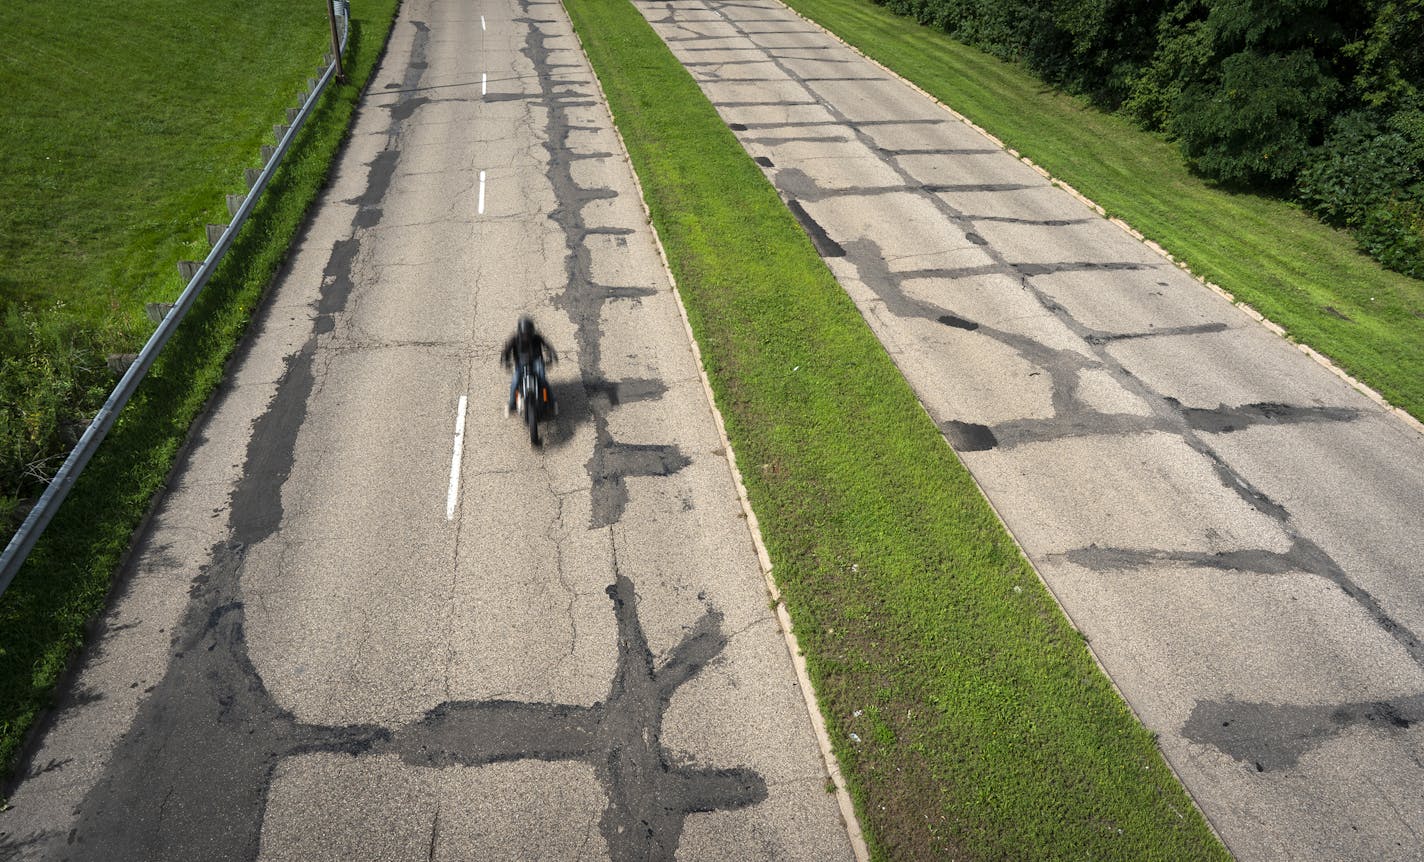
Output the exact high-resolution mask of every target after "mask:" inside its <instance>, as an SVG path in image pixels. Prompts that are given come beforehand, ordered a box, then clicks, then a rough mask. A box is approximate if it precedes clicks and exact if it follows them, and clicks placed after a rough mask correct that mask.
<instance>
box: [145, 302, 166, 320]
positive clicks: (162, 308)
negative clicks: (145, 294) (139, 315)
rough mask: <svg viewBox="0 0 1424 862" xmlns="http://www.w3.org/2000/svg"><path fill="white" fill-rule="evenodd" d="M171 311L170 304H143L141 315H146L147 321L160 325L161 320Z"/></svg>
mask: <svg viewBox="0 0 1424 862" xmlns="http://www.w3.org/2000/svg"><path fill="white" fill-rule="evenodd" d="M172 310H173V303H171V302H145V303H144V304H143V313H144V314H146V315H148V319H149V320H150V321H152V322H153V323H162V322H163V318H165V317H167V316H168V312H170V311H172Z"/></svg>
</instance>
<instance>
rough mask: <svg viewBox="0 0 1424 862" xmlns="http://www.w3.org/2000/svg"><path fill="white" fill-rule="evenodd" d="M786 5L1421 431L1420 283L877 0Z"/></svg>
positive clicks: (1423, 323) (1282, 204)
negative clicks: (1249, 309)
mask: <svg viewBox="0 0 1424 862" xmlns="http://www.w3.org/2000/svg"><path fill="white" fill-rule="evenodd" d="M785 2H786V3H787V5H788V6H790V7H791V8H793V9H795V10H796V11H798V12H800V13H801V14H803V15H805V16H806V17H808V18H811V19H812V20H814V21H817V22H819V23H820V24H821V25H823V26H824V27H826V29H828V30H830V31H831V32H833V33H835V34H836V35H837V36H840V37H841V38H842V39H844V40H845V41H847V42H849V43H850V44H852V45H854V46H856V47H857V48H859V49H860V50H861V51H862V52H864V53H865V54H866V55H868V56H870V57H872V58H873V59H875V60H877V61H878V62H880V63H882V64H884V65H885V66H887V67H889V68H890V69H893V70H894V71H895V72H897V73H898V74H900V75H901V76H902V77H904V78H906V79H908V80H910V81H913V82H914V83H915V84H917V85H919V86H920V87H921V88H923V89H924V90H925V91H927V92H929V93H930V94H931V95H933V96H934V97H935V98H937V99H939V100H940V101H941V102H944V103H945V104H947V105H949V106H950V107H952V108H954V109H955V110H956V111H958V112H959V113H961V114H963V115H964V116H966V117H968V118H969V119H970V120H973V121H974V122H975V123H976V124H978V125H979V126H981V127H982V128H984V129H986V130H988V131H989V132H990V133H991V134H993V135H995V136H996V137H998V138H1000V139H1001V140H1003V141H1004V142H1005V143H1006V144H1007V145H1008V146H1010V147H1012V148H1013V149H1015V150H1018V151H1019V152H1020V153H1022V154H1023V155H1025V156H1027V157H1028V158H1030V159H1032V160H1033V161H1034V162H1036V163H1037V164H1039V165H1042V166H1043V167H1044V168H1045V169H1047V170H1048V171H1049V172H1050V173H1052V174H1053V175H1054V176H1056V177H1058V178H1059V179H1061V180H1063V181H1064V182H1067V183H1069V184H1070V185H1072V186H1073V187H1075V188H1077V189H1078V190H1079V191H1080V192H1082V193H1083V194H1084V195H1087V196H1088V197H1089V198H1091V199H1092V200H1094V201H1096V202H1097V203H1098V205H1100V206H1102V207H1103V208H1104V209H1106V210H1107V211H1108V213H1109V214H1111V215H1115V216H1118V217H1120V218H1122V219H1123V220H1124V221H1126V222H1128V223H1129V224H1131V225H1132V226H1133V227H1135V228H1137V229H1138V230H1139V231H1141V232H1142V233H1143V234H1145V235H1146V236H1147V237H1148V238H1150V239H1152V240H1154V241H1156V242H1157V243H1158V244H1159V245H1161V246H1163V247H1164V248H1166V249H1167V250H1168V251H1170V252H1171V253H1172V254H1173V255H1174V256H1175V257H1177V258H1178V259H1179V260H1182V261H1184V262H1185V263H1186V264H1187V265H1188V266H1190V267H1191V269H1192V271H1193V272H1194V273H1196V274H1197V275H1200V276H1202V277H1203V278H1206V279H1207V280H1209V281H1212V282H1214V283H1216V284H1218V285H1220V286H1221V287H1223V288H1225V289H1226V290H1228V291H1230V292H1231V293H1232V294H1233V295H1235V296H1236V298H1237V299H1239V300H1242V301H1244V302H1247V303H1249V304H1250V305H1251V306H1253V307H1254V308H1256V310H1258V311H1260V312H1261V313H1262V314H1264V315H1266V316H1267V317H1269V318H1270V319H1272V320H1274V321H1275V322H1276V323H1278V324H1280V325H1281V326H1283V327H1284V328H1285V329H1286V331H1287V332H1288V333H1289V335H1290V337H1291V338H1293V339H1295V340H1296V341H1299V342H1302V343H1305V344H1308V345H1310V346H1311V347H1313V348H1315V349H1316V350H1318V351H1320V352H1321V353H1323V354H1325V355H1327V356H1329V357H1330V358H1331V359H1332V360H1334V361H1335V363H1336V364H1337V365H1339V366H1341V367H1342V368H1344V369H1345V370H1346V371H1348V372H1349V373H1350V374H1352V375H1354V376H1355V377H1356V378H1358V379H1360V380H1361V381H1363V382H1364V383H1366V384H1367V385H1369V386H1371V387H1373V388H1374V389H1376V390H1377V391H1379V392H1380V393H1381V394H1383V395H1384V397H1385V398H1387V399H1388V400H1389V401H1390V403H1392V404H1395V405H1397V406H1399V407H1401V408H1403V409H1404V410H1406V411H1408V412H1409V413H1411V414H1412V415H1413V416H1415V417H1416V418H1419V419H1424V281H1420V280H1418V279H1412V278H1409V277H1407V276H1403V275H1400V274H1398V273H1394V272H1390V271H1388V270H1386V269H1384V268H1383V267H1381V266H1380V265H1379V264H1378V263H1376V262H1375V261H1374V260H1372V259H1370V258H1369V257H1367V256H1365V255H1364V254H1361V253H1360V252H1359V251H1358V250H1357V249H1356V247H1355V242H1354V240H1353V239H1352V238H1351V237H1350V235H1349V234H1347V233H1345V232H1343V231H1338V230H1334V229H1332V228H1330V227H1328V226H1326V225H1323V224H1321V223H1320V222H1319V221H1317V220H1316V219H1315V218H1314V217H1313V216H1311V215H1310V214H1309V213H1307V212H1305V211H1304V210H1302V209H1301V208H1300V207H1298V206H1296V205H1294V204H1291V203H1288V202H1286V201H1281V200H1278V199H1273V198H1268V197H1262V196H1259V195H1253V194H1236V193H1232V192H1230V191H1227V190H1225V189H1222V188H1219V187H1216V186H1213V185H1210V184H1208V183H1207V182H1206V181H1205V180H1202V179H1200V178H1198V177H1196V176H1194V175H1192V173H1191V172H1190V171H1188V170H1187V168H1186V167H1185V165H1184V164H1183V161H1182V156H1181V153H1180V152H1179V151H1178V149H1177V147H1176V145H1175V144H1173V143H1171V142H1170V141H1167V140H1166V139H1164V138H1163V137H1162V136H1160V135H1156V134H1152V133H1149V132H1145V131H1143V130H1141V129H1140V128H1138V127H1136V126H1134V125H1132V124H1131V123H1130V122H1128V121H1127V120H1125V119H1123V118H1121V117H1116V116H1112V115H1110V114H1106V113H1103V112H1102V111H1099V110H1097V109H1094V108H1093V107H1091V106H1090V105H1088V103H1087V102H1086V101H1085V100H1083V99H1080V98H1077V97H1074V96H1069V95H1067V94H1064V93H1062V92H1059V91H1056V90H1054V89H1053V88H1051V87H1049V86H1048V85H1047V84H1045V83H1043V82H1042V81H1040V80H1038V79H1036V78H1034V77H1033V76H1032V75H1031V74H1030V73H1029V72H1028V71H1027V70H1026V69H1024V68H1023V67H1021V66H1018V65H1015V64H1013V63H1007V62H1004V61H1002V60H999V59H997V58H995V57H992V56H990V55H988V54H985V53H984V52H982V51H979V50H976V49H974V48H970V47H967V46H965V45H963V44H961V43H958V42H955V41H954V40H953V39H951V38H950V37H949V36H947V35H945V34H944V33H942V32H940V31H938V30H935V29H932V28H929V27H924V26H921V25H919V24H917V23H915V22H914V21H913V20H911V19H909V18H905V17H901V16H897V15H895V14H894V13H892V12H889V11H888V10H886V9H884V8H883V7H880V6H876V5H874V4H873V3H871V2H870V0H785Z"/></svg>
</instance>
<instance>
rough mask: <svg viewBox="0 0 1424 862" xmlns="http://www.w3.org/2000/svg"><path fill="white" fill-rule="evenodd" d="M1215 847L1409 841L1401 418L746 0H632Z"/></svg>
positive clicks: (1421, 472) (1091, 215) (1422, 496)
mask: <svg viewBox="0 0 1424 862" xmlns="http://www.w3.org/2000/svg"><path fill="white" fill-rule="evenodd" d="M635 5H636V6H637V7H638V8H639V9H640V10H641V11H642V13H643V14H644V17H646V18H647V19H648V21H649V22H650V23H651V24H652V25H653V27H654V29H655V30H656V31H657V32H658V33H659V35H661V36H662V37H663V39H664V40H665V41H666V43H667V44H668V46H669V47H670V48H671V49H672V51H673V53H674V54H675V55H676V56H677V57H678V58H679V59H680V60H681V61H682V62H683V63H684V65H685V66H686V67H687V69H688V71H689V73H690V74H691V75H692V76H693V78H694V79H695V80H697V81H698V83H699V85H700V86H701V88H702V90H703V92H704V93H705V94H706V95H707V97H708V98H709V99H710V100H711V102H712V103H713V105H715V106H716V107H717V109H718V111H719V112H720V114H721V116H722V118H723V119H724V120H725V121H726V122H727V124H728V126H729V127H730V128H731V130H732V131H733V133H734V134H736V135H737V137H738V139H739V140H740V141H741V143H742V144H743V146H744V147H745V148H746V150H747V152H748V154H749V155H750V156H752V157H753V158H754V159H755V161H756V163H757V164H758V165H760V166H761V168H762V170H763V171H764V172H765V174H766V176H767V178H768V180H769V181H770V182H771V183H772V184H773V185H775V187H776V188H777V189H778V191H779V192H780V193H781V196H782V198H783V199H784V200H785V201H786V202H787V205H788V208H789V209H790V210H791V212H792V213H793V215H795V217H796V218H797V219H798V220H799V221H800V223H801V225H802V226H803V228H805V230H806V232H807V234H808V235H809V237H810V238H811V241H812V242H813V244H814V245H815V247H816V249H817V251H818V252H819V253H820V254H821V256H822V257H823V259H824V260H825V261H826V264H827V266H829V267H830V269H831V271H832V272H833V273H834V274H835V276H836V278H837V279H838V280H839V281H840V283H841V285H842V286H843V287H844V288H845V290H846V291H847V293H848V294H849V295H850V297H851V298H852V299H853V300H854V301H855V302H856V304H857V305H858V307H859V308H860V310H861V313H862V315H863V316H864V317H865V319H866V321H867V323H868V324H869V325H870V327H871V329H872V330H873V331H874V332H875V334H876V335H877V337H878V338H879V339H880V340H881V342H882V343H883V344H884V345H885V348H886V350H887V351H888V352H889V354H890V356H891V357H892V358H893V359H894V361H895V362H896V363H897V365H898V366H899V368H900V369H901V371H902V372H903V373H904V374H905V377H906V378H907V380H908V381H909V382H910V384H911V386H912V387H913V388H914V389H915V392H916V393H917V395H918V396H919V398H920V400H921V402H922V403H923V404H924V406H925V408H926V410H927V411H928V413H929V415H930V416H931V417H932V418H933V419H934V421H935V422H936V423H938V425H939V426H940V428H941V429H942V430H943V432H944V434H945V437H946V439H947V440H948V441H949V443H950V444H951V445H952V446H953V447H954V448H955V450H956V451H957V452H958V453H959V455H960V457H961V459H962V460H963V462H964V464H965V465H966V466H967V467H968V468H969V470H970V472H971V473H972V474H973V475H974V477H975V479H976V480H977V481H978V482H979V484H980V486H981V487H982V488H983V489H984V491H985V493H986V494H987V496H988V498H989V499H990V501H991V502H992V503H993V504H994V506H995V508H996V509H997V510H998V511H999V513H1000V514H1001V516H1002V517H1003V519H1004V521H1005V522H1006V524H1007V525H1008V527H1009V529H1010V530H1011V531H1012V532H1013V534H1014V535H1015V537H1016V538H1017V539H1018V540H1019V542H1020V543H1021V545H1022V546H1023V548H1024V549H1025V551H1026V552H1027V554H1028V556H1029V558H1030V559H1031V560H1032V562H1033V563H1034V565H1035V567H1036V568H1037V569H1038V571H1039V572H1040V574H1041V575H1042V577H1043V579H1044V581H1045V582H1046V583H1047V584H1048V586H1049V588H1050V589H1051V590H1052V591H1053V593H1054V594H1055V596H1056V597H1057V598H1058V600H1059V602H1060V604H1061V605H1062V606H1063V608H1064V609H1065V611H1067V613H1068V614H1069V616H1070V617H1071V618H1072V620H1073V622H1074V623H1075V625H1077V627H1078V628H1079V629H1080V630H1081V631H1082V632H1083V633H1084V634H1085V635H1086V636H1087V638H1088V640H1089V642H1090V644H1091V646H1092V648H1093V650H1094V652H1095V653H1096V655H1097V656H1098V658H1099V660H1100V661H1101V662H1102V664H1103V665H1104V667H1105V668H1106V670H1107V671H1108V673H1109V674H1110V675H1111V676H1112V678H1113V680H1114V681H1115V682H1116V683H1117V685H1118V686H1119V688H1120V689H1121V691H1122V692H1123V694H1124V696H1125V697H1126V698H1127V700H1128V702H1129V703H1130V704H1131V705H1132V707H1133V709H1134V710H1135V711H1136V712H1137V714H1138V715H1139V716H1140V717H1141V719H1142V720H1143V722H1144V723H1145V724H1146V725H1147V726H1148V727H1149V728H1150V729H1152V730H1153V731H1155V732H1157V734H1158V735H1159V740H1160V744H1161V746H1162V750H1163V752H1164V753H1165V755H1166V757H1167V759H1168V761H1169V762H1170V763H1171V764H1172V766H1173V768H1174V769H1175V770H1176V771H1177V773H1178V775H1180V776H1181V778H1182V780H1183V782H1184V783H1185V784H1186V786H1187V788H1188V789H1189V790H1190V791H1191V793H1192V794H1193V796H1194V797H1195V798H1196V799H1197V801H1198V802H1199V804H1200V805H1201V807H1202V809H1203V811H1204V812H1205V813H1206V815H1207V817H1208V819H1209V820H1210V821H1211V822H1212V824H1213V825H1214V826H1215V827H1216V828H1217V829H1218V831H1219V832H1220V833H1221V835H1222V836H1223V838H1224V839H1225V840H1226V843H1227V845H1228V847H1229V848H1230V849H1231V850H1232V851H1233V852H1234V853H1235V854H1236V855H1237V856H1238V857H1239V858H1242V859H1371V860H1374V859H1417V858H1419V855H1418V854H1419V848H1420V846H1421V845H1424V726H1421V724H1420V719H1421V712H1420V698H1421V697H1424V645H1421V643H1420V641H1419V636H1420V635H1421V634H1424V562H1421V561H1424V437H1421V436H1420V434H1419V433H1418V432H1417V431H1416V430H1415V429H1414V428H1412V427H1409V426H1408V425H1406V424H1405V423H1403V422H1401V421H1400V420H1399V419H1398V418H1397V417H1395V416H1394V415H1392V414H1390V413H1389V412H1387V411H1386V410H1384V409H1383V408H1382V407H1380V406H1379V405H1378V404H1377V403H1376V402H1374V401H1372V400H1370V399H1369V398H1367V397H1365V396H1364V395H1363V394H1361V393H1359V392H1357V391H1356V390H1354V389H1353V388H1352V387H1351V386H1350V385H1348V384H1347V383H1346V382H1345V381H1343V380H1341V379H1340V378H1339V377H1337V376H1336V375H1334V374H1333V373H1331V372H1330V371H1329V370H1327V369H1325V368H1323V367H1321V366H1320V365H1318V364H1317V363H1316V362H1314V361H1313V360H1311V359H1310V358H1309V357H1307V356H1306V355H1305V354H1304V353H1302V352H1301V351H1299V350H1297V349H1296V348H1294V347H1293V346H1292V345H1290V344H1289V343H1288V342H1286V341H1285V340H1284V339H1281V338H1279V337H1277V336H1276V335H1273V334H1272V333H1270V332H1269V331H1268V330H1266V329H1265V328H1264V327H1262V326H1260V325H1259V324H1258V323H1257V322H1256V321H1254V320H1252V319H1251V318H1249V317H1248V316H1247V315H1246V314H1245V313H1244V312H1242V311H1241V310H1239V309H1237V308H1235V307H1233V306H1232V305H1231V304H1230V303H1229V302H1227V301H1226V300H1225V299H1223V298H1222V297H1221V296H1220V295H1218V294H1216V293H1214V292H1212V291H1210V290H1209V289H1207V288H1206V287H1205V286H1203V285H1201V284H1199V283H1197V282H1196V281H1195V280H1194V279H1193V278H1192V277H1191V276H1189V275H1188V274H1186V273H1184V272H1183V271H1181V270H1179V269H1178V268H1176V267H1175V266H1173V265H1172V264H1171V263H1170V262H1169V261H1168V260H1166V259H1164V258H1163V257H1161V256H1160V255H1158V254H1156V253H1154V252H1153V251H1152V250H1150V249H1149V248H1148V247H1147V246H1146V245H1144V244H1143V243H1141V242H1139V241H1137V240H1135V239H1133V238H1132V237H1131V236H1130V235H1128V234H1127V233H1125V232H1124V231H1122V230H1120V229H1119V228H1118V227H1116V226H1114V225H1112V224H1111V223H1109V222H1108V221H1107V220H1106V219H1103V218H1100V217H1099V216H1098V215H1097V214H1096V212H1094V211H1092V210H1090V209H1089V208H1088V207H1087V206H1085V205H1084V204H1083V203H1081V202H1080V201H1078V200H1077V199H1075V198H1073V197H1072V196H1070V195H1069V194H1068V193H1067V192H1066V191H1064V190H1062V189H1059V188H1057V187H1055V186H1054V185H1053V184H1051V183H1050V182H1049V181H1048V180H1047V179H1045V178H1044V177H1043V176H1041V175H1040V174H1038V173H1037V172H1036V171H1034V170H1033V169H1031V168H1030V167H1029V166H1028V165H1026V164H1024V163H1023V162H1021V161H1019V160H1018V159H1017V158H1015V157H1013V156H1011V155H1010V154H1008V153H1006V152H1004V151H1003V150H1002V149H1001V148H1000V147H999V146H997V145H996V144H995V143H994V142H992V141H990V140H988V139H987V138H986V137H985V136H984V135H983V134H981V133H979V132H978V131H976V130H975V129H973V128H972V127H971V126H969V125H967V124H966V123H964V122H962V121H961V120H959V119H958V118H957V117H955V116H954V115H952V114H951V113H949V112H948V111H946V110H944V109H943V108H942V107H940V106H939V105H937V104H935V103H934V102H933V101H932V100H930V99H929V98H928V97H926V96H924V95H923V94H922V93H920V92H918V91H917V90H915V89H914V88H912V87H910V86H908V85H907V84H905V83H904V82H903V81H901V80H899V79H898V78H896V77H894V76H893V75H891V74H890V73H888V72H887V71H885V70H884V69H882V68H881V67H879V66H877V65H875V64H873V63H871V62H869V61H867V60H865V59H863V58H862V57H860V56H859V55H858V54H856V53H855V52H853V51H852V50H850V49H848V48H847V47H846V46H845V45H843V44H842V43H840V42H839V41H837V40H836V39H835V38H834V37H832V36H830V35H829V34H827V33H825V32H824V31H822V30H821V29H820V28H819V27H817V26H816V25H814V24H813V23H811V22H809V21H806V20H804V19H802V18H800V17H799V16H797V15H796V14H795V13H793V12H791V11H790V10H788V9H787V8H786V7H785V6H783V5H781V4H780V3H777V2H774V0H735V2H720V0H674V2H668V0H635Z"/></svg>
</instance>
